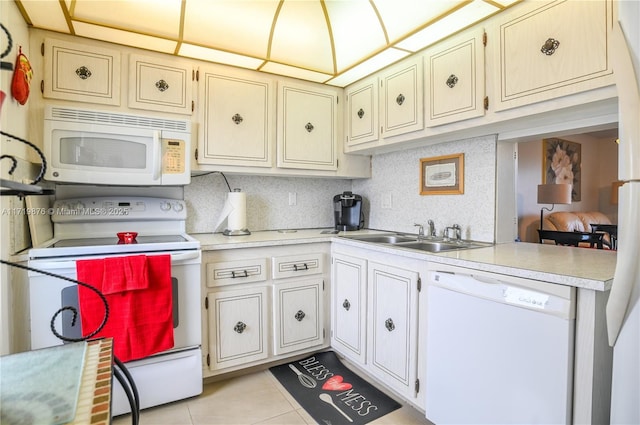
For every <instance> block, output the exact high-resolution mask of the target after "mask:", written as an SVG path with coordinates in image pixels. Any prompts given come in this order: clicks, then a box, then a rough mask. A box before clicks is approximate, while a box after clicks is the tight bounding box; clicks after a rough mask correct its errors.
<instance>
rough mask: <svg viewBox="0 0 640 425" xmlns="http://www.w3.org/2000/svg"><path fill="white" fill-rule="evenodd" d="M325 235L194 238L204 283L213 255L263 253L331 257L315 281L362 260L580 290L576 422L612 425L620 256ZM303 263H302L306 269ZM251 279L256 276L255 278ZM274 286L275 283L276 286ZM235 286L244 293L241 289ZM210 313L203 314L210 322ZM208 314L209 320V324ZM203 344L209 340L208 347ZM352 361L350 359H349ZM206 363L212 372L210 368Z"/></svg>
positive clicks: (403, 392) (406, 391)
mask: <svg viewBox="0 0 640 425" xmlns="http://www.w3.org/2000/svg"><path fill="white" fill-rule="evenodd" d="M326 230H327V229H300V230H295V231H291V230H288V231H280V232H279V231H263V232H254V233H253V234H251V235H247V236H239V237H227V236H223V235H222V234H194V235H192V236H194V237H195V238H196V239H198V240H199V241H200V242H201V246H202V250H203V279H205V280H206V279H207V278H206V277H205V276H207V270H208V267H209V268H210V267H211V266H209V265H208V264H209V263H210V262H211V261H210V260H208V258H209V256H211V255H214V256H215V254H216V253H217V254H224V259H225V260H229V259H232V258H237V259H247V258H254V257H256V256H259V254H260V253H264V255H265V256H267V255H269V256H271V255H274V256H281V255H284V254H285V253H288V254H290V255H293V256H304V255H307V256H308V255H310V254H312V253H319V254H320V257H322V256H323V255H324V256H327V257H329V256H330V257H331V258H330V259H329V258H327V260H325V261H324V263H325V264H327V266H326V267H325V270H324V271H320V270H318V271H317V275H320V274H321V275H322V276H324V277H326V276H329V275H330V274H332V272H331V271H330V270H329V269H330V268H335V267H336V262H335V261H334V260H335V259H336V258H337V257H340V256H341V255H343V254H346V255H350V256H352V258H361V259H363V261H366V260H368V261H375V262H378V263H385V264H389V265H390V266H393V267H396V268H397V269H396V270H404V269H410V268H412V267H413V270H412V271H413V272H415V273H416V276H417V278H418V279H419V280H420V281H421V282H422V284H423V285H424V284H426V282H427V281H428V280H427V276H426V274H427V268H426V264H434V263H437V264H443V265H452V266H459V267H465V268H467V269H472V270H479V271H483V272H492V273H497V274H502V275H505V276H514V277H519V278H524V279H530V280H536V281H542V282H550V283H553V284H557V285H565V286H570V287H575V288H576V305H575V318H576V319H575V339H574V342H573V344H574V345H573V346H574V358H573V363H574V372H573V401H572V404H573V423H604V422H606V418H608V417H609V396H608V394H609V391H608V388H609V387H610V385H611V377H610V373H611V361H612V357H611V348H610V347H609V346H608V344H607V343H606V329H605V328H604V325H605V321H604V307H605V305H606V300H607V297H608V291H609V289H610V287H611V283H612V280H613V275H614V271H615V264H616V253H615V252H614V251H607V250H595V249H586V248H574V247H562V246H555V245H548V244H536V243H522V242H517V243H506V244H496V245H492V246H488V247H484V248H473V249H467V250H457V251H449V252H441V253H427V252H424V251H416V250H411V249H404V248H399V247H394V246H392V245H388V244H376V243H367V242H360V241H356V240H352V239H347V238H344V237H341V236H344V235H349V236H351V235H354V234H371V233H382V232H378V231H373V230H362V231H357V232H341V233H339V234H330V233H327V232H326ZM271 253H274V254H271ZM267 258H268V257H267ZM275 258H276V257H274V259H275ZM268 263H269V261H265V262H264V263H263V264H264V267H265V268H266V269H268V266H267V264H268ZM321 263H322V262H321ZM276 264H277V262H275V261H274V262H273V265H274V269H275V267H276ZM301 264H304V262H303V263H301ZM328 264H331V266H328ZM365 271H366V267H365ZM273 272H274V273H275V272H276V271H275V270H273ZM264 273H265V275H268V274H269V272H268V271H264ZM249 274H250V275H251V272H249ZM332 277H333V279H331V280H330V281H331V284H330V285H329V286H330V288H328V289H327V291H328V292H329V294H326V295H325V298H326V299H327V300H329V299H332V301H331V303H330V304H327V303H325V307H324V310H325V315H326V316H332V317H333V316H334V315H335V314H336V312H335V310H336V309H342V308H343V306H344V305H343V302H344V301H343V300H342V298H340V299H339V300H335V299H333V298H334V297H333V293H334V292H337V291H338V286H339V285H340V282H339V280H338V279H336V278H335V275H332ZM264 279H265V280H266V279H267V278H266V277H265V278H264ZM238 280H241V279H238ZM274 282H276V281H275V280H274ZM234 286H235V287H239V285H234ZM276 286H277V282H276ZM205 289H206V290H211V288H207V283H206V282H205V283H203V290H205ZM227 289H228V287H227ZM205 292H206V291H205ZM425 293H426V291H424V290H423V291H422V292H421V293H420V295H418V298H419V300H418V301H417V303H418V310H420V309H424V303H423V298H424V297H425V295H424V294H425ZM341 297H342V295H341ZM349 301H350V304H351V305H352V306H353V307H351V306H350V308H351V309H352V310H353V309H355V307H356V306H355V303H354V301H353V300H352V299H349ZM336 303H337V304H336ZM206 314H207V313H204V315H206ZM204 315H203V321H204V320H206V319H205V318H204ZM274 317H275V316H274ZM324 320H325V321H326V320H327V319H326V318H325V319H324ZM416 320H417V321H418V323H417V324H416V327H417V329H418V337H417V339H418V341H415V345H414V346H412V347H414V348H415V351H417V354H415V355H416V356H417V357H416V359H417V362H416V363H417V365H418V366H417V370H416V371H415V375H416V376H417V378H418V379H424V370H423V364H424V359H423V358H422V357H421V356H423V352H422V350H423V347H424V344H425V341H424V335H423V334H424V331H421V329H422V327H420V324H421V323H422V321H423V320H424V316H423V312H419V314H418V315H417V316H416ZM321 321H322V320H321ZM365 322H366V321H365ZM325 325H327V326H328V321H326V322H325ZM203 329H206V327H205V326H203ZM210 332H211V331H210ZM331 332H332V333H335V332H336V329H335V327H331ZM210 334H211V333H210ZM334 336H335V335H334ZM327 338H328V337H327ZM205 340H206V339H203V341H205ZM319 344H320V345H316V346H314V349H316V350H317V349H318V348H326V347H328V346H331V347H332V348H333V349H336V351H338V352H341V350H340V349H339V348H336V346H335V344H334V339H333V337H332V339H331V341H328V340H327V339H326V338H325V340H324V341H320V343H319ZM203 345H204V344H203ZM212 348H213V346H212ZM293 354H296V352H293ZM411 355H412V356H413V355H414V354H413V353H412V354H411ZM269 360H277V358H274V357H269V356H268V355H265V357H263V360H258V361H256V360H249V361H248V363H246V364H239V365H238V364H236V366H235V367H233V368H230V369H227V370H225V369H224V368H222V369H221V370H219V371H218V372H219V373H225V372H226V371H231V370H237V369H241V368H243V367H246V366H253V365H257V364H260V363H264V362H266V361H269ZM348 360H352V359H351V358H350V357H348ZM354 363H355V364H356V367H362V368H363V369H364V371H365V372H371V370H370V369H368V368H369V367H370V366H369V365H365V364H364V363H363V364H362V365H361V364H358V362H357V361H354ZM204 364H205V368H206V367H207V366H206V362H205V363H204ZM373 376H374V377H375V378H377V379H379V380H380V381H381V382H382V383H383V384H387V386H388V387H391V389H393V390H395V392H396V394H398V395H399V396H401V397H403V398H405V399H406V400H407V401H408V402H410V403H412V404H414V405H415V406H416V407H418V408H420V409H422V410H424V400H423V399H424V397H423V396H422V395H421V394H418V392H417V391H416V392H415V393H414V390H413V383H411V386H410V387H411V388H408V386H407V388H404V387H403V386H399V387H398V386H394V384H393V380H389V381H388V380H386V379H384V377H380V376H377V375H376V374H375V373H373ZM398 388H400V389H398ZM605 394H606V396H605Z"/></svg>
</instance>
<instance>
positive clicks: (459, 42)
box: [425, 29, 485, 127]
mask: <svg viewBox="0 0 640 425" xmlns="http://www.w3.org/2000/svg"><path fill="white" fill-rule="evenodd" d="M483 35H484V31H483V30H482V29H479V30H474V31H473V33H465V34H464V36H462V37H456V38H455V39H452V40H450V41H447V42H445V43H442V45H440V44H438V45H437V46H436V47H435V48H433V49H430V50H429V51H428V52H427V54H426V56H425V74H426V82H425V84H426V99H427V100H426V108H427V127H433V126H436V125H441V124H448V123H451V122H455V121H460V120H465V119H468V118H474V117H480V116H483V115H484V94H485V93H484V87H485V84H484V45H483V42H482V39H483Z"/></svg>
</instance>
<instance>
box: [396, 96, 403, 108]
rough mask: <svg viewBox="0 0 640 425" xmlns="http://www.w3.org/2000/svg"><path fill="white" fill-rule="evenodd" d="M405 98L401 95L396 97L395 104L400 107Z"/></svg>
mask: <svg viewBox="0 0 640 425" xmlns="http://www.w3.org/2000/svg"><path fill="white" fill-rule="evenodd" d="M404 100H405V97H404V95H403V94H402V93H400V94H399V95H398V97H396V103H397V104H398V105H400V106H402V104H403V103H404Z"/></svg>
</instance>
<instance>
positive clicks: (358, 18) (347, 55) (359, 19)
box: [325, 0, 387, 72]
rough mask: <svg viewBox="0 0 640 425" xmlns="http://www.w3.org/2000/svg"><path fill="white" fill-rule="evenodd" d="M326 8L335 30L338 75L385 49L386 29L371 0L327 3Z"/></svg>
mask: <svg viewBox="0 0 640 425" xmlns="http://www.w3.org/2000/svg"><path fill="white" fill-rule="evenodd" d="M325 5H326V7H327V15H328V16H329V22H330V23H331V28H332V31H333V40H334V46H335V56H336V67H337V71H338V72H341V71H343V70H345V69H347V68H350V67H352V66H354V65H356V64H357V63H359V62H362V61H364V60H365V59H368V58H369V57H371V56H373V55H374V54H375V53H378V52H380V51H381V50H383V49H384V48H386V46H387V42H386V38H385V34H384V31H383V28H382V26H381V25H380V21H379V19H378V15H377V14H376V11H375V9H374V8H373V6H372V5H371V3H370V2H369V1H368V0H352V1H326V2H325Z"/></svg>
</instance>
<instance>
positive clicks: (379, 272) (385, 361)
mask: <svg viewBox="0 0 640 425" xmlns="http://www.w3.org/2000/svg"><path fill="white" fill-rule="evenodd" d="M368 275H369V320H368V324H369V341H368V343H369V344H368V350H367V363H368V365H369V370H370V371H371V373H372V374H374V375H375V376H377V377H378V378H380V379H381V380H382V381H384V382H385V383H387V384H388V385H389V386H391V387H392V388H395V389H397V390H398V391H400V392H402V393H403V394H408V395H411V394H413V391H414V388H413V385H414V383H415V380H416V378H417V370H416V366H417V359H416V356H417V355H416V353H417V350H416V344H417V329H416V328H417V326H415V325H413V324H416V323H418V322H417V307H418V306H417V299H418V297H417V293H418V273H417V272H414V271H410V270H404V269H400V268H397V267H391V266H387V265H385V264H378V263H374V262H369V265H368Z"/></svg>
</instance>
